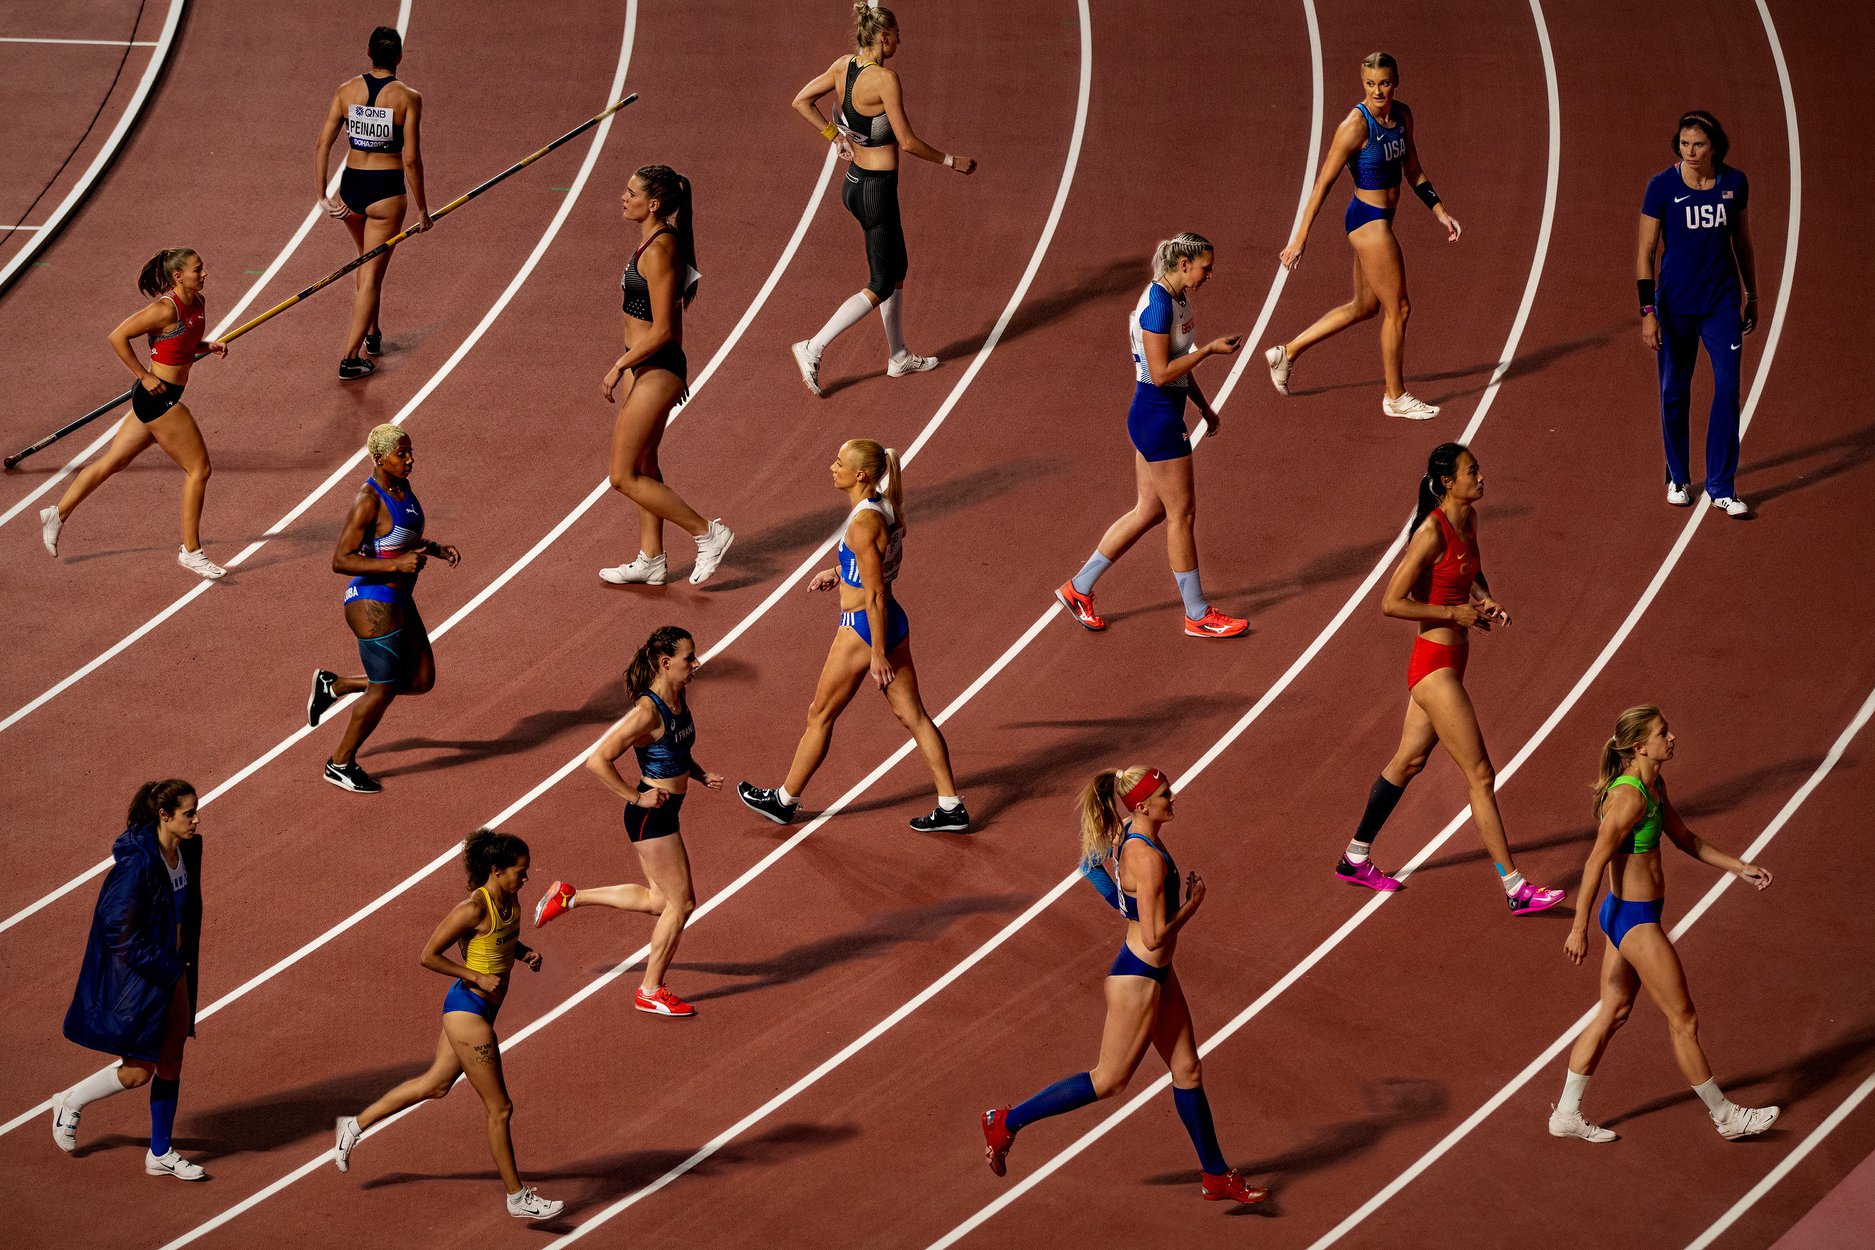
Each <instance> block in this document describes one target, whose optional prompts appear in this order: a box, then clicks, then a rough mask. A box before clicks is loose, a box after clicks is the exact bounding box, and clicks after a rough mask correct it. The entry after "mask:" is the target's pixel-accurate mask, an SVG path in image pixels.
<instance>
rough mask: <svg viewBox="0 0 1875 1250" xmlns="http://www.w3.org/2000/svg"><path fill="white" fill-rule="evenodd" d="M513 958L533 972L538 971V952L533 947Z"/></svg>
mask: <svg viewBox="0 0 1875 1250" xmlns="http://www.w3.org/2000/svg"><path fill="white" fill-rule="evenodd" d="M515 958H516V959H518V960H520V961H521V962H522V963H524V964H526V965H527V966H528V967H529V968H531V969H532V970H533V971H535V972H539V971H540V952H539V951H537V950H535V949H534V948H533V947H531V946H529V947H527V948H526V949H525V950H523V951H521V953H520V954H518V955H516V956H515Z"/></svg>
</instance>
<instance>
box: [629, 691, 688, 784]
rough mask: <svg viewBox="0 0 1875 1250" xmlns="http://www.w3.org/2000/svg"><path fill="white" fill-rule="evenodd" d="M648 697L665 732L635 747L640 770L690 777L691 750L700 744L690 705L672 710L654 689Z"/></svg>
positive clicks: (663, 775) (661, 776)
mask: <svg viewBox="0 0 1875 1250" xmlns="http://www.w3.org/2000/svg"><path fill="white" fill-rule="evenodd" d="M645 698H647V699H649V700H651V706H652V707H654V708H656V709H657V710H658V719H659V720H660V721H662V722H664V733H663V736H661V737H660V738H658V740H657V741H656V742H653V743H651V744H650V745H649V746H642V747H633V748H632V750H633V751H634V752H635V753H636V754H637V756H638V771H639V772H641V773H643V774H644V775H645V776H647V777H656V778H660V779H662V778H665V777H685V776H688V775H689V773H690V770H691V768H692V764H691V761H690V751H691V748H692V747H694V746H696V744H697V727H696V724H695V723H694V722H693V721H692V720H691V719H690V706H689V705H688V704H685V705H684V710H683V711H681V712H673V711H671V709H670V707H669V706H668V705H666V704H665V702H664V700H662V699H660V698H658V697H657V695H656V694H654V693H653V692H651V691H649V690H647V691H645Z"/></svg>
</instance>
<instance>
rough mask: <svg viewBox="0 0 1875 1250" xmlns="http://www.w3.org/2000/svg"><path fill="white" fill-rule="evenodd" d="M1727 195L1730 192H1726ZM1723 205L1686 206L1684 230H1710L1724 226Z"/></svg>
mask: <svg viewBox="0 0 1875 1250" xmlns="http://www.w3.org/2000/svg"><path fill="white" fill-rule="evenodd" d="M1726 194H1727V195H1730V194H1731V192H1730V191H1727V192H1726ZM1725 221H1726V217H1725V205H1723V204H1688V205H1687V206H1686V228H1687V229H1688V230H1699V229H1710V228H1711V227H1713V226H1723V225H1724V224H1725Z"/></svg>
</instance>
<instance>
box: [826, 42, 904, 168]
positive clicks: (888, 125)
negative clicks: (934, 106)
mask: <svg viewBox="0 0 1875 1250" xmlns="http://www.w3.org/2000/svg"><path fill="white" fill-rule="evenodd" d="M874 64H876V62H873V61H862V60H860V59H859V58H858V57H854V58H853V59H852V60H850V61H848V62H847V65H846V95H845V96H844V97H843V98H842V99H841V101H840V122H841V124H842V125H843V126H845V127H846V129H847V130H848V131H849V132H850V133H851V134H852V135H853V142H855V143H857V144H858V145H859V146H860V147H862V148H889V147H891V146H892V145H893V144H895V143H897V142H898V139H897V138H895V137H894V136H893V134H892V120H891V118H889V117H887V116H886V115H885V111H884V110H883V109H881V110H880V111H879V112H878V113H876V114H866V113H862V112H860V111H859V110H858V109H856V108H854V107H853V83H854V82H855V81H856V80H857V79H858V78H859V71H861V70H863V69H866V68H867V67H869V66H871V65H874Z"/></svg>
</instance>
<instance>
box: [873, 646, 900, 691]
mask: <svg viewBox="0 0 1875 1250" xmlns="http://www.w3.org/2000/svg"><path fill="white" fill-rule="evenodd" d="M896 676H898V674H897V673H894V672H893V671H892V662H891V661H890V660H888V659H886V658H885V657H884V656H882V655H880V654H879V653H878V652H876V651H875V652H873V655H872V679H873V680H874V681H876V682H878V683H879V689H881V690H884V689H885V688H886V687H887V686H889V685H891V684H892V679H893V678H894V677H896Z"/></svg>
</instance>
